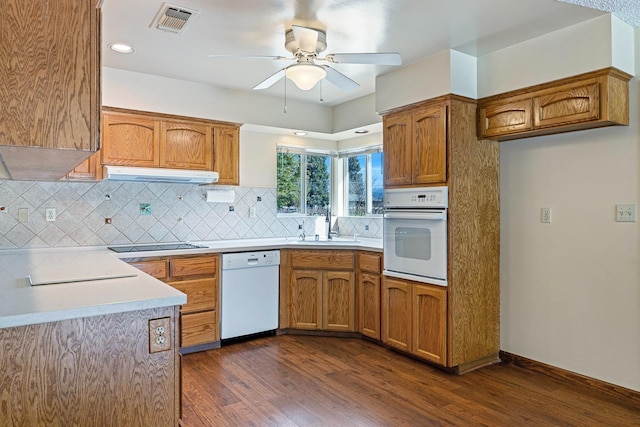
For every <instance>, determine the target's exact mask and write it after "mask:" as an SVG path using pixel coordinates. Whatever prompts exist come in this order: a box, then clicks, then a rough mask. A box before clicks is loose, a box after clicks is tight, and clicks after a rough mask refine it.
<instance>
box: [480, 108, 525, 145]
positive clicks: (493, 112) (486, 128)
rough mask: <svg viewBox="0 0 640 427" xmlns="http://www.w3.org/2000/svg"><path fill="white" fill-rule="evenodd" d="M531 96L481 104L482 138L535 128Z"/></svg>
mask: <svg viewBox="0 0 640 427" xmlns="http://www.w3.org/2000/svg"><path fill="white" fill-rule="evenodd" d="M532 105H533V104H532V101H531V98H527V99H520V100H508V99H507V100H501V101H496V102H494V103H491V104H487V105H484V106H481V107H480V108H479V110H478V132H479V133H480V138H491V137H496V136H500V135H509V134H511V133H515V132H524V131H528V130H531V129H533V126H532V121H531V120H532V116H533V112H532V111H531V109H532V108H533V107H532Z"/></svg>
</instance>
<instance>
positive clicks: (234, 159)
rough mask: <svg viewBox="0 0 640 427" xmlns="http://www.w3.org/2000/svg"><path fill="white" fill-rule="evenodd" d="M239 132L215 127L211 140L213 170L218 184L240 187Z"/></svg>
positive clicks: (236, 129) (235, 129)
mask: <svg viewBox="0 0 640 427" xmlns="http://www.w3.org/2000/svg"><path fill="white" fill-rule="evenodd" d="M239 165H240V130H239V129H238V128H231V127H216V128H215V136H214V140H213V170H214V171H216V172H218V175H219V177H218V184H222V185H240V166H239Z"/></svg>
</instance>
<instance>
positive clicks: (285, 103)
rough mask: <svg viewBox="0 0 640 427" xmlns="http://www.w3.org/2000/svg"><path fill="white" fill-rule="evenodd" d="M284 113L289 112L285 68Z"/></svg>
mask: <svg viewBox="0 0 640 427" xmlns="http://www.w3.org/2000/svg"><path fill="white" fill-rule="evenodd" d="M284 114H287V69H286V68H285V70H284Z"/></svg>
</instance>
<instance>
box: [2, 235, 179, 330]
mask: <svg viewBox="0 0 640 427" xmlns="http://www.w3.org/2000/svg"><path fill="white" fill-rule="evenodd" d="M52 258H54V259H55V264H56V265H57V270H56V271H53V274H55V275H56V276H58V277H61V276H64V275H65V274H67V275H68V277H69V278H74V272H75V271H78V269H83V268H85V267H86V266H87V265H89V264H94V263H100V262H101V260H102V261H104V262H105V263H111V264H112V263H113V261H114V257H113V253H112V252H111V251H109V250H107V249H104V248H103V249H95V248H74V249H69V248H64V249H63V248H61V249H33V250H7V251H0V271H2V275H1V276H0V328H8V327H13V326H23V325H31V324H36V323H45V322H54V321H59V320H67V319H76V318H80V317H88V316H97V315H103V314H111V313H122V312H127V311H135V310H144V309H148V308H156V307H167V306H173V305H182V304H184V303H186V301H187V297H186V295H185V294H183V293H182V292H179V291H177V290H175V289H174V288H172V287H171V286H169V285H166V284H164V283H162V282H161V281H159V280H157V279H154V278H153V277H151V276H148V275H146V274H143V273H141V272H139V271H138V270H137V269H135V268H134V267H132V266H130V265H128V264H126V263H124V262H120V261H118V262H117V269H115V270H112V272H113V273H114V275H117V274H120V275H127V274H131V275H132V276H131V277H120V278H112V279H101V280H80V281H76V282H72V283H55V284H46V285H37V286H32V285H31V282H30V280H29V276H30V275H31V274H32V273H33V272H34V271H35V270H36V269H37V267H34V266H35V265H38V264H40V265H42V264H46V263H48V264H50V265H51V264H52V263H51V259H52ZM96 270H100V268H97V269H96ZM85 277H86V276H85ZM77 279H81V278H77ZM77 279H74V280H77Z"/></svg>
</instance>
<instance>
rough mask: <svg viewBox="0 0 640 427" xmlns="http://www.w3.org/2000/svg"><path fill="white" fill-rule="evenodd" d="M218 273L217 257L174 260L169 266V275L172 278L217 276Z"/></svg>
mask: <svg viewBox="0 0 640 427" xmlns="http://www.w3.org/2000/svg"><path fill="white" fill-rule="evenodd" d="M217 272H218V257H217V256H202V257H191V258H174V259H172V260H171V262H170V264H169V274H170V275H171V277H183V276H202V275H209V276H215V275H216V274H217Z"/></svg>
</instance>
